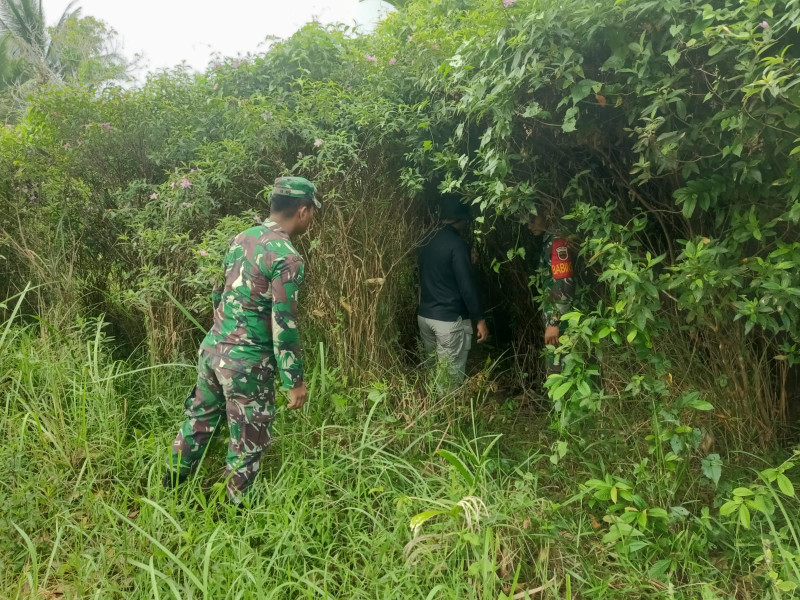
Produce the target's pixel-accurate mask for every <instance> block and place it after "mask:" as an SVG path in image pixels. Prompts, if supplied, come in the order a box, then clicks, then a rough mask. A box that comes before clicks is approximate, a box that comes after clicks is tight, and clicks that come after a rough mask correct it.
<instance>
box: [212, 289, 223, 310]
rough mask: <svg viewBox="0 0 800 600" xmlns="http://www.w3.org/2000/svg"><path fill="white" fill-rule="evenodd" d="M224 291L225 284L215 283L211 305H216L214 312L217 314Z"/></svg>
mask: <svg viewBox="0 0 800 600" xmlns="http://www.w3.org/2000/svg"><path fill="white" fill-rule="evenodd" d="M224 290H225V284H224V283H215V284H214V288H213V289H212V290H211V303H212V304H213V305H214V312H217V307H218V306H219V303H220V302H222V292H223V291H224Z"/></svg>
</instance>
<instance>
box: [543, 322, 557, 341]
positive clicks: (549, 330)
mask: <svg viewBox="0 0 800 600" xmlns="http://www.w3.org/2000/svg"><path fill="white" fill-rule="evenodd" d="M558 334H559V331H558V325H548V326H547V327H546V328H545V330H544V343H545V344H547V345H548V346H558Z"/></svg>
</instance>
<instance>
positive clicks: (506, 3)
mask: <svg viewBox="0 0 800 600" xmlns="http://www.w3.org/2000/svg"><path fill="white" fill-rule="evenodd" d="M516 1H517V0H503V6H505V7H506V8H508V7H509V6H511V5H512V4H514V2H516Z"/></svg>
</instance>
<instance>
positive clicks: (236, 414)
mask: <svg viewBox="0 0 800 600" xmlns="http://www.w3.org/2000/svg"><path fill="white" fill-rule="evenodd" d="M185 412H186V420H185V421H184V422H183V424H182V425H181V428H180V430H179V431H178V435H177V436H176V437H175V441H174V442H173V443H172V457H171V465H170V466H171V468H173V469H177V470H178V472H179V473H187V472H190V471H191V470H193V469H194V467H195V466H196V465H197V463H198V462H199V460H200V459H201V458H202V456H203V453H204V451H205V449H206V446H207V445H208V442H209V441H210V439H211V436H212V435H213V434H214V431H215V430H216V428H217V425H219V423H220V421H221V420H222V416H223V415H226V417H227V421H228V430H229V433H230V440H229V442H228V455H227V457H226V459H225V463H226V469H225V475H226V481H227V493H228V498H230V499H231V500H233V501H234V502H239V501H240V500H241V496H242V494H243V493H244V492H245V491H247V489H248V488H249V487H250V484H252V482H253V480H254V479H255V476H256V473H258V468H259V459H260V458H261V453H262V452H263V451H264V450H266V449H267V448H268V447H269V444H270V441H271V425H272V421H273V420H274V418H275V386H274V377H273V373H272V372H271V371H264V370H253V369H252V368H251V367H250V366H249V365H248V364H244V363H241V361H236V360H232V359H230V358H228V357H225V356H217V355H215V354H211V353H209V352H205V351H202V350H201V352H200V358H199V361H198V366H197V385H196V387H195V390H194V393H193V394H192V395H190V396H189V397H188V398H187V399H186V411H185Z"/></svg>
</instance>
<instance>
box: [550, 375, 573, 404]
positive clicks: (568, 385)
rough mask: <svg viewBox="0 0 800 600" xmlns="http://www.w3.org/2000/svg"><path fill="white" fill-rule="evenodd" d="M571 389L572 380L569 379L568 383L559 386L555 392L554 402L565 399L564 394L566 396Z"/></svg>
mask: <svg viewBox="0 0 800 600" xmlns="http://www.w3.org/2000/svg"><path fill="white" fill-rule="evenodd" d="M571 387H572V380H571V379H568V380H567V381H565V382H564V383H562V384H561V385H559V386H558V387H557V388H556V389H555V390H554V391H553V400H561V398H563V397H564V394H566V393H567V392H568V391H569V390H570V388H571Z"/></svg>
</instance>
